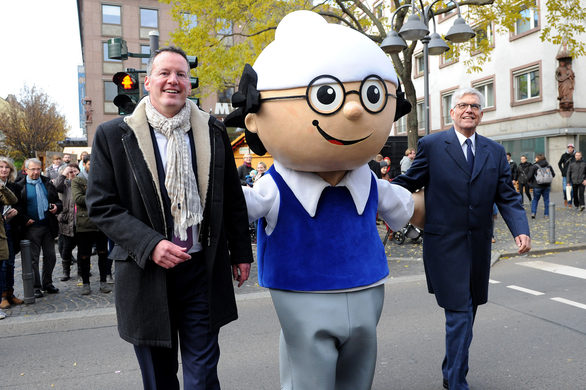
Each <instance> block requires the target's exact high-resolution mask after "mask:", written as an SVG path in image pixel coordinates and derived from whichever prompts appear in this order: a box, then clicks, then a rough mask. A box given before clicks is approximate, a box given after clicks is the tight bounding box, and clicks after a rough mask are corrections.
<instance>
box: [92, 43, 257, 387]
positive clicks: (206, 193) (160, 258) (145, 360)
mask: <svg viewBox="0 0 586 390" xmlns="http://www.w3.org/2000/svg"><path fill="white" fill-rule="evenodd" d="M145 89H146V90H147V91H149V96H148V97H145V98H144V99H142V101H141V102H140V103H139V104H138V105H137V107H136V109H135V110H134V113H133V114H132V115H130V116H128V117H125V118H118V119H115V120H113V121H110V122H107V123H104V124H102V125H100V126H99V127H98V129H97V131H96V135H95V138H94V143H93V147H92V170H91V171H92V172H91V174H90V175H89V181H88V190H87V195H86V204H87V206H88V211H89V215H90V218H91V219H92V220H93V221H94V222H95V223H96V225H97V226H98V228H99V229H100V230H101V231H103V232H104V233H105V234H106V235H107V236H108V237H110V238H111V239H113V240H114V241H115V242H116V245H115V246H114V249H113V250H112V252H111V254H110V257H111V258H112V259H114V260H115V261H116V282H115V294H116V313H117V317H118V330H119V333H120V336H121V337H122V338H123V339H124V340H127V341H129V342H130V343H132V344H134V347H135V352H136V355H137V358H138V361H139V365H140V368H141V371H142V377H143V384H144V388H145V389H165V390H166V389H179V381H178V379H177V370H178V361H177V352H178V347H179V346H180V347H181V358H182V363H183V364H182V367H183V383H184V387H185V388H186V389H219V388H220V385H219V381H218V377H217V369H216V368H217V364H218V359H219V346H218V331H219V328H220V327H221V326H222V325H225V324H227V323H228V322H230V321H233V320H235V319H236V318H237V312H236V302H235V297H234V291H233V286H232V281H231V276H232V275H233V276H234V278H235V279H236V280H238V286H240V285H242V283H244V281H246V280H247V278H248V274H249V271H250V263H251V262H252V250H251V246H250V238H249V235H248V219H247V212H246V204H245V201H244V196H243V194H242V189H241V187H240V182H239V180H238V174H237V172H236V165H235V163H234V157H233V154H232V151H231V147H230V142H229V140H228V136H227V134H226V131H225V129H224V127H223V125H222V124H221V123H220V122H218V121H217V120H216V119H215V118H213V117H211V116H209V115H208V114H206V113H205V112H203V111H201V110H199V109H198V107H197V106H196V105H195V104H194V103H193V102H191V101H190V100H187V96H189V93H190V81H189V64H188V61H187V58H186V56H185V53H184V52H183V51H182V50H180V49H177V48H173V47H170V48H164V49H161V50H159V51H157V53H155V55H154V56H153V57H152V58H151V60H150V62H149V65H148V68H147V77H146V78H145ZM230 270H232V272H231V271H230Z"/></svg>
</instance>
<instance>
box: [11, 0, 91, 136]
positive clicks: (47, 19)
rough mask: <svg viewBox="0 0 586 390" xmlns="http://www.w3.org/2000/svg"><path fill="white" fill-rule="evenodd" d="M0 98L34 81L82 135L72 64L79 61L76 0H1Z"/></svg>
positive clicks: (74, 134)
mask: <svg viewBox="0 0 586 390" xmlns="http://www.w3.org/2000/svg"><path fill="white" fill-rule="evenodd" d="M0 42H1V43H2V45H1V50H2V55H1V60H0V97H2V98H3V99H6V96H8V95H9V94H13V95H19V94H20V91H21V89H22V87H23V86H24V85H25V84H26V85H28V86H29V87H32V86H36V87H39V88H40V89H42V90H43V91H44V92H45V93H47V94H48V95H49V97H50V98H51V100H52V101H53V102H54V103H55V104H56V105H57V107H58V109H59V111H60V113H61V114H63V115H65V117H66V119H67V123H68V125H69V127H70V128H71V131H70V133H69V134H68V135H69V136H81V130H80V128H79V104H78V102H79V96H78V91H77V66H78V65H82V58H81V45H80V39H79V27H78V22H77V6H76V2H75V0H53V1H48V0H0Z"/></svg>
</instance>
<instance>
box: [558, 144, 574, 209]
mask: <svg viewBox="0 0 586 390" xmlns="http://www.w3.org/2000/svg"><path fill="white" fill-rule="evenodd" d="M574 161H576V153H575V149H574V144H568V148H567V150H566V152H565V153H563V154H562V156H561V157H560V161H558V167H559V168H560V172H561V173H562V192H563V194H564V206H567V207H572V196H573V191H572V190H569V191H567V190H566V187H567V186H569V187H572V181H571V180H570V179H569V178H568V177H567V173H568V168H569V166H570V164H571V163H573V162H574ZM567 192H569V193H570V194H569V198H568V194H567Z"/></svg>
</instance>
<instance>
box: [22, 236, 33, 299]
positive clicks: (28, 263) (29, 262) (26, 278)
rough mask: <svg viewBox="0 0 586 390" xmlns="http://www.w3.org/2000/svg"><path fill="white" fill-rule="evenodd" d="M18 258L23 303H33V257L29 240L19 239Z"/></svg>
mask: <svg viewBox="0 0 586 390" xmlns="http://www.w3.org/2000/svg"><path fill="white" fill-rule="evenodd" d="M20 259H21V261H22V289H23V290H24V303H26V304H31V303H35V292H34V288H33V285H34V282H35V281H34V275H33V258H32V256H31V242H30V241H29V240H21V241H20Z"/></svg>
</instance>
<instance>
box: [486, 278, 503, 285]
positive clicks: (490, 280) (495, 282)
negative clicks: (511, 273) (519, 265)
mask: <svg viewBox="0 0 586 390" xmlns="http://www.w3.org/2000/svg"><path fill="white" fill-rule="evenodd" d="M488 283H490V284H499V283H500V282H499V281H498V280H492V279H488Z"/></svg>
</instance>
